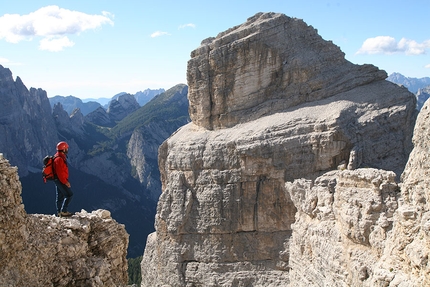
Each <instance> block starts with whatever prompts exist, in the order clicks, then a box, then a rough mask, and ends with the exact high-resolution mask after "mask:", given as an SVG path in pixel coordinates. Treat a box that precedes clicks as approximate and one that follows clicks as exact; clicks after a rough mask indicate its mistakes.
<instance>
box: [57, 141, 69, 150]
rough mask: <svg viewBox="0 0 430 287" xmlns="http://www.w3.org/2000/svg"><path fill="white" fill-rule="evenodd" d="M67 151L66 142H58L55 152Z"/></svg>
mask: <svg viewBox="0 0 430 287" xmlns="http://www.w3.org/2000/svg"><path fill="white" fill-rule="evenodd" d="M65 149H69V145H68V144H67V143H66V142H59V143H58V144H57V150H65Z"/></svg>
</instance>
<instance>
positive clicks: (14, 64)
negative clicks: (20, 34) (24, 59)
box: [0, 57, 21, 66]
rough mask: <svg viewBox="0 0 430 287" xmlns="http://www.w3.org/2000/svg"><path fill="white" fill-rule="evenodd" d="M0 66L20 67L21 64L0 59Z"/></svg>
mask: <svg viewBox="0 0 430 287" xmlns="http://www.w3.org/2000/svg"><path fill="white" fill-rule="evenodd" d="M0 65H5V66H20V65H21V63H18V62H12V61H10V60H9V59H6V58H2V57H0Z"/></svg>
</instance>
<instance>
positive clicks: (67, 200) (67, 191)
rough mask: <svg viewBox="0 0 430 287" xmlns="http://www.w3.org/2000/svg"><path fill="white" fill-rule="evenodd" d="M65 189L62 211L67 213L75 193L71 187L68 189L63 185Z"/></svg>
mask: <svg viewBox="0 0 430 287" xmlns="http://www.w3.org/2000/svg"><path fill="white" fill-rule="evenodd" d="M63 187H64V201H63V206H62V208H61V211H62V212H67V208H68V207H69V203H70V201H71V200H72V197H73V192H72V190H71V189H70V187H67V186H65V185H63Z"/></svg>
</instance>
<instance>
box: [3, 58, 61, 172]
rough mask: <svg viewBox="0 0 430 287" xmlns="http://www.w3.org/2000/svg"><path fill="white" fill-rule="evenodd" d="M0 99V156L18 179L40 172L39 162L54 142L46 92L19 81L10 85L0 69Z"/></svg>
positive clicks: (6, 72) (9, 77)
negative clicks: (15, 167)
mask: <svg viewBox="0 0 430 287" xmlns="http://www.w3.org/2000/svg"><path fill="white" fill-rule="evenodd" d="M0 98H1V103H2V104H1V105H0V134H1V135H2V136H1V137H0V152H2V153H3V154H4V155H5V156H6V157H7V158H10V159H11V163H12V164H13V165H15V166H17V167H18V172H19V175H20V176H25V175H27V174H28V171H29V170H33V169H37V170H38V171H39V172H40V166H41V159H42V158H43V157H44V156H45V155H47V154H50V151H52V149H53V148H54V149H55V145H54V144H56V143H57V142H58V137H57V130H56V127H55V122H54V119H53V117H52V116H51V106H50V104H49V100H48V97H47V96H46V92H45V91H44V90H42V89H35V88H31V89H30V90H28V89H27V88H26V87H25V85H24V84H23V82H22V81H21V79H20V78H19V77H17V78H16V81H14V80H13V78H12V73H11V71H10V70H9V69H7V68H4V67H3V66H1V65H0ZM23 127H26V128H23ZM27 127H28V128H27Z"/></svg>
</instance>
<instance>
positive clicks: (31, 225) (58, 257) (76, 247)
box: [0, 154, 128, 287]
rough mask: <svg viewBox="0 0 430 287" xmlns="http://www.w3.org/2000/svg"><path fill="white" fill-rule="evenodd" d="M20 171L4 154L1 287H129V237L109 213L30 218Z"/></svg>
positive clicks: (0, 192)
mask: <svg viewBox="0 0 430 287" xmlns="http://www.w3.org/2000/svg"><path fill="white" fill-rule="evenodd" d="M20 195H21V183H20V182H19V178H18V174H17V168H16V167H11V166H10V164H9V162H8V161H7V160H6V159H4V158H3V155H2V154H0V204H1V208H0V246H1V249H0V286H29V287H33V286H34V287H36V286H85V287H87V286H93V287H96V286H125V285H126V284H127V282H128V275H127V260H126V254H127V246H128V234H127V232H126V231H125V228H124V226H123V225H121V224H118V223H117V222H116V221H115V220H113V219H112V218H111V216H110V212H109V211H107V210H96V211H93V212H91V213H88V212H86V211H84V210H83V211H81V212H78V213H76V215H74V216H72V217H70V218H59V217H55V216H52V215H42V214H26V213H25V211H24V205H23V204H22V199H21V196H20Z"/></svg>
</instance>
